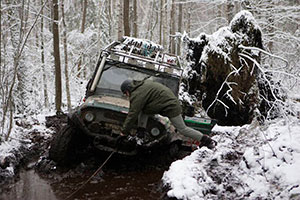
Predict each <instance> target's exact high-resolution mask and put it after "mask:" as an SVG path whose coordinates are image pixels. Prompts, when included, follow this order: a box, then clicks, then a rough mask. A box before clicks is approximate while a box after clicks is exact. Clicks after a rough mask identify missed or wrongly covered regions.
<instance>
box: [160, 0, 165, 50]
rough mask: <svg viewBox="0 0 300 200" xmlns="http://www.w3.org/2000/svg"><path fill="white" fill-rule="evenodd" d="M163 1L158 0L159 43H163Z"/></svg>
mask: <svg viewBox="0 0 300 200" xmlns="http://www.w3.org/2000/svg"><path fill="white" fill-rule="evenodd" d="M163 6H164V1H163V0H160V21H159V44H163V21H164V20H163V12H164V9H163Z"/></svg>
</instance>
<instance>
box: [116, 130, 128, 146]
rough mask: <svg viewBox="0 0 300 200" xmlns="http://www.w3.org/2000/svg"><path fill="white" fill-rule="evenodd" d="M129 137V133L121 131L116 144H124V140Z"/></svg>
mask: <svg viewBox="0 0 300 200" xmlns="http://www.w3.org/2000/svg"><path fill="white" fill-rule="evenodd" d="M126 138H127V135H125V134H124V133H121V134H120V135H119V136H118V137H117V139H116V145H117V146H118V145H120V144H122V142H123V141H124V140H125V139H126Z"/></svg>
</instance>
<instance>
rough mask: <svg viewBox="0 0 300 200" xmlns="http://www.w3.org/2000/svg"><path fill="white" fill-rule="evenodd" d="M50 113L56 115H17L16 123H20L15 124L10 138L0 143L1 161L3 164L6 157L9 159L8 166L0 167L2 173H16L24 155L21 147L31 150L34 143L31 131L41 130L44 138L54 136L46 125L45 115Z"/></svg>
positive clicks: (10, 174)
mask: <svg viewBox="0 0 300 200" xmlns="http://www.w3.org/2000/svg"><path fill="white" fill-rule="evenodd" d="M48 115H54V113H49V112H48V113H47V114H38V115H28V116H26V115H21V116H15V121H16V124H19V125H17V126H16V125H15V126H14V128H13V129H12V132H11V134H10V137H9V139H8V140H7V141H2V142H1V144H0V162H1V163H2V164H3V162H4V161H5V159H8V160H9V166H8V167H6V168H5V169H1V168H0V170H1V173H2V174H6V175H7V176H8V177H12V176H14V175H15V169H16V166H17V165H19V163H18V162H19V161H20V159H22V156H24V155H22V154H23V153H22V152H21V151H20V149H21V148H25V149H27V150H29V149H30V147H31V146H32V145H33V143H32V142H31V140H30V139H29V134H28V133H29V132H39V133H41V134H42V135H43V137H44V138H49V137H52V131H51V130H49V129H47V128H46V127H45V122H46V119H45V117H46V116H48Z"/></svg>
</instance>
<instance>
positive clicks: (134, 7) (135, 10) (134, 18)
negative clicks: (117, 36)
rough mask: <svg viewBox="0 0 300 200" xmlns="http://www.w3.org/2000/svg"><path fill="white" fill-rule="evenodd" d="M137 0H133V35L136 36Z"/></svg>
mask: <svg viewBox="0 0 300 200" xmlns="http://www.w3.org/2000/svg"><path fill="white" fill-rule="evenodd" d="M137 20H138V18H137V0H133V37H136V38H137V37H138V26H137V23H138V21H137Z"/></svg>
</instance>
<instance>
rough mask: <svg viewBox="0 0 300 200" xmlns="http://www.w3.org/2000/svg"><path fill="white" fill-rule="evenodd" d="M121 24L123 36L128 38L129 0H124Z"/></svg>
mask: <svg viewBox="0 0 300 200" xmlns="http://www.w3.org/2000/svg"><path fill="white" fill-rule="evenodd" d="M123 16H124V17H123V24H124V35H126V36H130V25H129V0H124V4H123Z"/></svg>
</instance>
